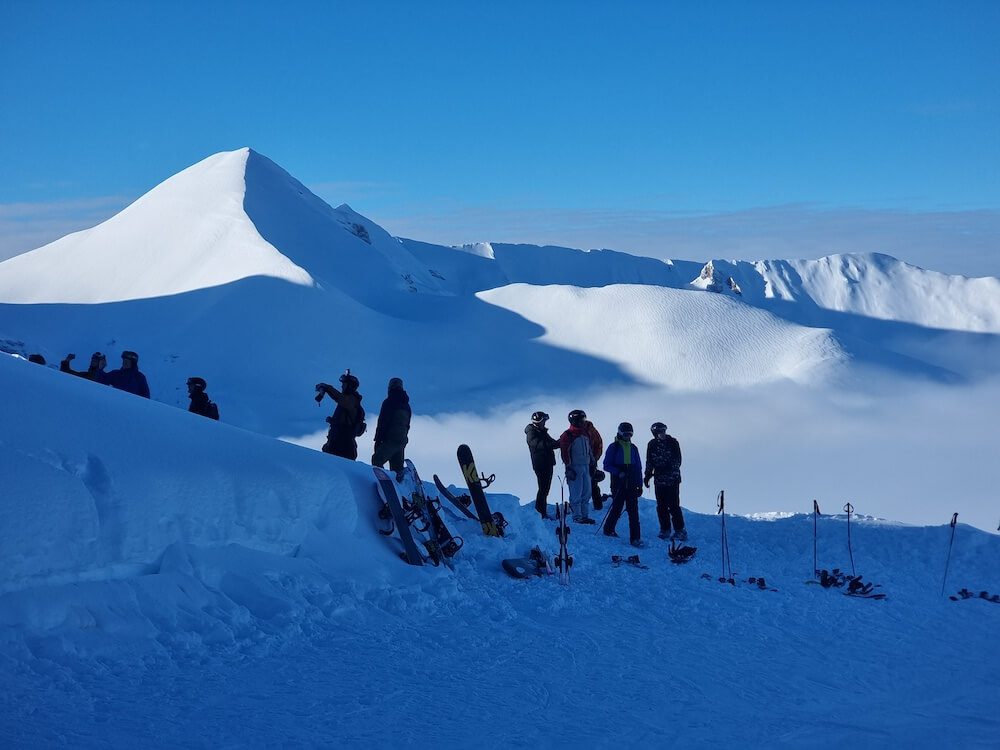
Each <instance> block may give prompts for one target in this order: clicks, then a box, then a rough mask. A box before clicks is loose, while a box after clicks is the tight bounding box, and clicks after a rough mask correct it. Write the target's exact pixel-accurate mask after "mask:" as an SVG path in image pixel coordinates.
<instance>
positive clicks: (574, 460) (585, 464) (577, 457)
mask: <svg viewBox="0 0 1000 750" xmlns="http://www.w3.org/2000/svg"><path fill="white" fill-rule="evenodd" d="M568 419H569V428H568V429H567V430H566V431H565V432H563V434H562V435H560V436H559V450H560V453H561V455H562V460H563V463H564V464H565V465H566V482H567V484H569V504H570V507H571V508H572V511H573V520H574V521H575V522H576V523H585V524H593V523H596V521H594V519H593V518H590V514H589V505H590V498H591V491H592V484H591V483H592V479H591V470H592V468H593V465H594V460H595V459H594V457H595V455H597V454H596V453H595V452H594V443H593V436H592V433H591V431H589V430H588V429H587V424H588V422H587V415H586V413H584V412H583V410H581V409H574V410H573V411H571V412H570V413H569V417H568ZM591 427H593V425H591ZM593 432H596V430H594V431H593ZM598 439H600V436H598Z"/></svg>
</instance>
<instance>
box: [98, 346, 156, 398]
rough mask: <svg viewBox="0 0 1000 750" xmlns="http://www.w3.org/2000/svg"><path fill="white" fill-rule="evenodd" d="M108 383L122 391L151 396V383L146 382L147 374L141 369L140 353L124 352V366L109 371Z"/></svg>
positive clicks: (146, 396)
mask: <svg viewBox="0 0 1000 750" xmlns="http://www.w3.org/2000/svg"><path fill="white" fill-rule="evenodd" d="M108 385H110V386H111V387H112V388H117V389H118V390H120V391H127V392H129V393H133V394H135V395H136V396H142V397H143V398H149V383H147V382H146V376H145V375H143V374H142V373H141V372H140V371H139V355H138V354H136V353H135V352H130V351H124V352H122V366H121V367H120V368H118V369H117V370H112V371H111V372H109V373H108Z"/></svg>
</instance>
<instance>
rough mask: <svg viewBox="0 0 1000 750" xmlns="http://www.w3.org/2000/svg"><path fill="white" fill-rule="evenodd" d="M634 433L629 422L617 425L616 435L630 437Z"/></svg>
mask: <svg viewBox="0 0 1000 750" xmlns="http://www.w3.org/2000/svg"><path fill="white" fill-rule="evenodd" d="M634 434H635V430H633V429H632V423H631V422H622V423H621V424H620V425H618V436H619V437H624V438H630V437H632V435H634Z"/></svg>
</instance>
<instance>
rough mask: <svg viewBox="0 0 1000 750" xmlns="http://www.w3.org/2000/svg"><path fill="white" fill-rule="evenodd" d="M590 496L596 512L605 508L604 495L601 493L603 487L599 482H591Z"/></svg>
mask: <svg viewBox="0 0 1000 750" xmlns="http://www.w3.org/2000/svg"><path fill="white" fill-rule="evenodd" d="M590 494H591V497H592V498H593V501H594V510H601V509H602V508H603V507H604V493H603V492H601V485H599V484H598V483H597V480H596V479H594V480H591V487H590Z"/></svg>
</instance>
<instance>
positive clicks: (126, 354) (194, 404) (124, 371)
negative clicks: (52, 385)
mask: <svg viewBox="0 0 1000 750" xmlns="http://www.w3.org/2000/svg"><path fill="white" fill-rule="evenodd" d="M121 356H122V366H121V367H119V368H118V369H117V370H111V371H110V372H109V371H108V370H107V369H106V368H107V366H108V359H107V357H105V356H104V354H102V353H101V352H94V353H93V354H91V355H90V365H89V366H88V367H87V369H86V370H74V369H73V367H72V362H73V360H74V359H76V355H75V354H67V355H66V357H65V358H64V359H63V360H62V362H60V363H59V371H60V372H66V373H69V374H70V375H76V376H77V377H79V378H84V379H85V380H90V381H91V382H94V383H99V384H101V385H110V386H111V387H112V388H117V389H118V390H120V391H126V392H127V393H132V394H134V395H136V396H142V397H143V398H149V382H148V381H147V380H146V376H145V375H144V374H143V373H142V371H141V370H140V369H139V355H138V354H136V353H135V352H133V351H128V350H126V351H123V352H122V355H121ZM28 361H29V362H35V363H36V364H40V365H44V364H45V358H44V357H43V356H42V355H41V354H32V355H31V356H29V357H28ZM207 388H208V383H206V382H205V379H204V378H199V377H191V378H188V380H187V389H188V397H189V398H190V399H191V403H190V405H189V406H188V411H189V412H192V413H194V414H200V415H201V416H203V417H208V418H209V419H218V418H219V407H218V406H217V405H216V404H215V402H214V401H212V400H211V399H210V398H209V397H208V393H207V392H206V389H207Z"/></svg>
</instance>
